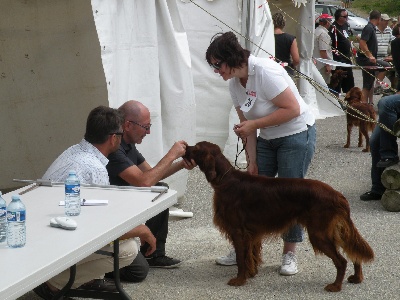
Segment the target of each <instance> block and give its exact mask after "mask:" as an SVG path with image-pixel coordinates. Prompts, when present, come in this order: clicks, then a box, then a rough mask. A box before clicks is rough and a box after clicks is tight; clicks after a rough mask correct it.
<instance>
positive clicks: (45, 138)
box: [0, 0, 108, 192]
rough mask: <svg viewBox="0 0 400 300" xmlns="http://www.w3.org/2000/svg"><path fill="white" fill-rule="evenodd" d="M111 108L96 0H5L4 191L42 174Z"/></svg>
mask: <svg viewBox="0 0 400 300" xmlns="http://www.w3.org/2000/svg"><path fill="white" fill-rule="evenodd" d="M98 105H108V101H107V88H106V84H105V77H104V72H103V67H102V61H101V57H100V45H99V41H98V38H97V33H96V28H95V24H94V20H93V17H92V13H91V5H90V1H82V0H69V1H65V0H41V1H20V0H1V9H0V128H1V134H0V141H1V143H0V166H1V170H2V171H1V172H0V189H1V190H2V191H3V192H4V191H5V189H8V188H13V187H16V186H19V185H20V184H16V183H13V182H12V179H13V178H28V179H36V178H40V177H41V176H42V175H43V173H44V172H45V170H46V169H47V167H48V166H49V165H50V163H51V162H52V161H53V160H54V159H55V158H56V157H57V156H58V155H59V154H60V153H61V152H62V151H63V150H65V149H66V148H67V147H68V146H70V145H72V144H75V143H77V142H79V141H80V139H81V138H82V137H83V134H84V131H85V123H86V117H87V115H88V113H89V111H90V110H91V109H92V108H93V107H95V106H98Z"/></svg>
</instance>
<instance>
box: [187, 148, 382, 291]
mask: <svg viewBox="0 0 400 300" xmlns="http://www.w3.org/2000/svg"><path fill="white" fill-rule="evenodd" d="M184 159H186V160H190V159H193V160H194V161H195V162H196V163H197V165H198V166H199V167H200V170H201V171H203V172H204V174H205V175H206V178H207V181H208V182H209V183H210V184H211V186H212V187H213V189H214V224H215V225H216V226H217V227H218V228H219V229H220V231H221V232H222V233H223V234H224V235H225V236H226V237H227V238H228V239H229V240H230V241H231V242H232V244H233V246H234V247H235V250H236V261H237V265H238V274H237V277H234V278H232V279H231V280H229V282H228V284H229V285H234V286H238V285H243V284H244V283H245V282H246V280H247V278H250V277H254V276H255V275H256V274H257V272H258V270H257V267H258V265H259V264H260V263H261V262H262V261H261V253H260V252H261V243H262V240H263V239H264V238H266V237H276V236H279V235H280V234H282V233H284V232H286V231H287V230H288V229H289V228H290V227H291V226H293V225H294V224H301V225H302V226H304V227H305V228H306V230H307V232H308V236H309V240H310V242H311V245H312V246H313V248H314V251H315V252H316V253H324V254H325V255H326V256H328V257H329V258H331V259H332V261H333V263H334V265H335V266H336V269H337V274H336V279H335V282H333V283H331V284H328V285H327V286H326V287H325V290H327V291H330V292H338V291H340V290H341V288H342V282H343V278H344V275H345V272H346V266H347V260H346V259H345V258H344V257H343V256H342V255H341V254H340V252H339V248H342V249H343V251H344V252H345V253H346V255H347V257H348V258H349V259H350V260H351V261H352V262H353V263H354V275H351V276H350V277H348V279H347V280H348V281H349V282H351V283H360V282H361V281H362V280H363V274H362V267H361V264H362V263H363V262H369V261H372V260H373V258H374V252H373V251H372V249H371V247H370V246H369V245H368V243H367V242H366V241H365V240H364V239H363V238H362V237H361V235H360V234H359V233H358V231H357V229H356V227H355V226H354V224H353V222H352V220H351V218H350V208H349V204H348V202H347V200H346V198H345V197H344V196H343V195H342V194H341V193H339V192H337V191H335V190H334V189H333V188H332V187H330V186H329V185H327V184H325V183H323V182H320V181H317V180H311V179H299V178H269V177H265V176H255V175H250V174H249V173H247V172H241V171H238V170H235V169H234V168H233V167H232V165H231V164H230V162H229V161H228V160H227V159H226V157H225V156H224V155H223V154H222V152H221V149H220V148H219V147H218V146H217V145H215V144H212V143H209V142H200V143H197V144H196V145H195V146H188V147H187V149H186V154H185V156H184Z"/></svg>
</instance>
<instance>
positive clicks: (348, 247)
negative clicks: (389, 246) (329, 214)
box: [335, 213, 374, 264]
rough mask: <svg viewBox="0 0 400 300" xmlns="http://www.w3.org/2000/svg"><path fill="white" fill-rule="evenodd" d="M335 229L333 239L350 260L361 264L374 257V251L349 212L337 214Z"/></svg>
mask: <svg viewBox="0 0 400 300" xmlns="http://www.w3.org/2000/svg"><path fill="white" fill-rule="evenodd" d="M335 231H336V232H335V235H336V237H335V239H337V241H338V244H339V245H340V246H341V248H342V249H343V251H344V252H345V253H346V255H347V257H348V258H349V259H350V260H351V261H352V262H354V263H359V264H361V263H362V262H364V263H365V262H370V261H372V260H373V259H374V251H373V250H372V248H371V247H370V245H369V244H368V243H367V242H366V241H365V240H364V239H363V237H362V236H361V234H360V233H359V232H358V230H357V228H356V227H355V226H354V223H353V221H352V220H351V219H350V214H349V213H348V214H341V215H340V216H338V222H337V223H336V229H335Z"/></svg>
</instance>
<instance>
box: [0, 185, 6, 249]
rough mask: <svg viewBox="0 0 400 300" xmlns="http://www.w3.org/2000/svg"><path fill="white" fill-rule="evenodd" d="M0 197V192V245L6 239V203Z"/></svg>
mask: <svg viewBox="0 0 400 300" xmlns="http://www.w3.org/2000/svg"><path fill="white" fill-rule="evenodd" d="M1 195H2V193H1V191H0V243H3V242H5V241H6V238H7V203H6V200H4V198H3V197H2V196H1Z"/></svg>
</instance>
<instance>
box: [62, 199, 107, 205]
mask: <svg viewBox="0 0 400 300" xmlns="http://www.w3.org/2000/svg"><path fill="white" fill-rule="evenodd" d="M64 205H65V201H64V200H62V201H60V204H59V206H64ZM97 205H108V200H99V199H90V200H89V199H82V201H81V206H97Z"/></svg>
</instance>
